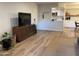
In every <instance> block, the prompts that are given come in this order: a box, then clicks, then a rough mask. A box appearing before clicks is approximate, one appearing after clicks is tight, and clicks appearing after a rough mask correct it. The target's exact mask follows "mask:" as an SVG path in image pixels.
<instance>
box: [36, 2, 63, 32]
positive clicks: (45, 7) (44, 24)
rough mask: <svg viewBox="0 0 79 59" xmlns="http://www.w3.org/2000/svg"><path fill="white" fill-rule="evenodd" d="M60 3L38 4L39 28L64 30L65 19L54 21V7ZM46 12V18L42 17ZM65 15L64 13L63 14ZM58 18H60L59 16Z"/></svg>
mask: <svg viewBox="0 0 79 59" xmlns="http://www.w3.org/2000/svg"><path fill="white" fill-rule="evenodd" d="M57 7H58V3H52V4H42V5H38V11H39V12H38V16H39V17H38V24H37V29H38V30H52V31H62V30H63V21H52V17H51V14H52V8H57ZM43 13H44V16H45V18H44V19H43V18H42V14H43ZM59 14H62V13H59ZM63 15H64V14H63ZM57 20H60V19H59V18H58V19H57Z"/></svg>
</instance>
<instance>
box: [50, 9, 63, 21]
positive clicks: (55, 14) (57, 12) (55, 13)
mask: <svg viewBox="0 0 79 59" xmlns="http://www.w3.org/2000/svg"><path fill="white" fill-rule="evenodd" d="M51 18H52V19H55V20H60V21H62V20H63V18H64V11H63V10H62V9H58V8H52V9H51Z"/></svg>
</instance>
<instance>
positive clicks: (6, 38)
mask: <svg viewBox="0 0 79 59" xmlns="http://www.w3.org/2000/svg"><path fill="white" fill-rule="evenodd" d="M2 47H3V49H5V50H8V49H10V48H11V38H10V34H9V33H7V32H5V33H4V34H3V35H2Z"/></svg>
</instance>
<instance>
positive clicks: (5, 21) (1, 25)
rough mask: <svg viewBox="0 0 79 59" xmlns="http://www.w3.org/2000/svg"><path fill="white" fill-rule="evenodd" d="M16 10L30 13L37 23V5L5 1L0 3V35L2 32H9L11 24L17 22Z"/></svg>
mask: <svg viewBox="0 0 79 59" xmlns="http://www.w3.org/2000/svg"><path fill="white" fill-rule="evenodd" d="M18 12H25V13H31V15H32V19H31V23H32V24H33V23H34V21H33V19H34V18H35V19H36V23H37V12H38V11H37V5H36V4H35V3H20V2H19V3H18V2H17V3H15V2H14V3H12V2H10V3H9V2H5V3H2V2H1V3H0V36H1V34H3V33H4V32H10V31H11V28H12V27H13V26H17V24H18Z"/></svg>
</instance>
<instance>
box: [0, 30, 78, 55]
mask: <svg viewBox="0 0 79 59" xmlns="http://www.w3.org/2000/svg"><path fill="white" fill-rule="evenodd" d="M75 33H76V32H75V31H74V30H71V29H65V30H64V31H63V32H53V31H38V33H37V34H35V35H33V36H31V37H29V38H28V39H26V40H24V41H22V42H20V43H18V44H16V46H15V47H14V48H12V49H10V50H9V51H1V52H0V55H10V56H11V55H12V56H75V55H79V47H78V45H77V42H76V41H77V40H76V36H75ZM77 35H78V34H77Z"/></svg>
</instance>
